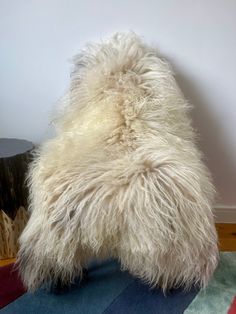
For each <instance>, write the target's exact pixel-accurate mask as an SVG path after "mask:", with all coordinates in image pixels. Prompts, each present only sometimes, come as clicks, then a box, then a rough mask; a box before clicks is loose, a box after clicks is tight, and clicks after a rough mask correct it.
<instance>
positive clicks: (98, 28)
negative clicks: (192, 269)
mask: <svg viewBox="0 0 236 314" xmlns="http://www.w3.org/2000/svg"><path fill="white" fill-rule="evenodd" d="M126 30H133V31H135V32H136V33H138V34H140V35H142V36H143V37H144V38H145V40H146V41H147V42H149V43H152V44H154V45H155V46H156V47H157V48H158V49H159V51H160V54H161V55H163V56H165V57H166V58H167V59H168V60H169V61H171V63H172V65H173V68H174V70H175V72H176V78H177V80H178V82H179V84H180V86H181V88H182V90H183V92H184V93H185V95H186V97H187V98H188V99H190V100H191V101H192V103H193V104H194V105H195V110H194V112H193V117H194V123H195V125H196V126H197V128H198V130H199V133H200V136H201V142H200V146H201V148H202V149H203V151H204V153H205V155H206V162H207V164H208V166H209V167H210V169H211V171H212V173H213V177H214V180H215V183H216V186H217V189H218V191H219V198H218V203H221V204H224V205H229V206H230V205H231V206H234V205H236V191H235V187H236V173H235V172H236V170H235V169H236V137H235V133H236V132H235V131H236V34H235V30H236V1H235V0H198V1H189V0H165V1H164V0H119V1H111V0H100V1H96V0H86V1H82V0H37V1H34V0H31V1H30V0H28V1H26V0H21V1H18V0H12V1H9V0H0V136H1V137H18V138H25V139H29V140H32V141H33V142H35V143H39V142H41V141H42V140H43V139H45V138H47V137H48V136H50V131H49V129H50V128H49V117H50V114H51V111H52V108H53V107H54V106H55V103H56V101H57V99H58V98H59V97H61V96H62V95H63V92H64V91H65V90H66V88H67V86H68V83H69V74H70V68H71V65H70V64H69V62H68V60H69V59H70V58H71V57H72V56H73V55H74V54H75V53H77V52H78V51H79V50H80V49H81V48H82V47H83V46H84V44H85V43H86V42H87V41H91V40H100V39H101V38H103V37H107V36H108V35H110V34H111V33H113V32H116V31H126Z"/></svg>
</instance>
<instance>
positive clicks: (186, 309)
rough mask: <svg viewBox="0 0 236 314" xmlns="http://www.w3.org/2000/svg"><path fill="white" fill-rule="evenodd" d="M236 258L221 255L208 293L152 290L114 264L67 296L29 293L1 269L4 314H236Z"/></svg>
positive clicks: (99, 267)
mask: <svg viewBox="0 0 236 314" xmlns="http://www.w3.org/2000/svg"><path fill="white" fill-rule="evenodd" d="M235 296H236V253H222V254H221V261H220V265H219V267H218V269H217V271H216V272H215V275H214V278H213V279H212V280H211V282H210V284H209V286H208V287H207V289H206V290H205V291H200V292H198V291H197V290H195V289H192V290H191V291H189V292H187V293H184V292H183V291H181V290H179V289H178V290H172V291H170V292H169V293H168V294H167V296H164V295H163V293H162V292H161V291H160V290H158V289H154V290H150V289H149V288H148V286H147V285H144V284H143V283H141V282H140V281H139V280H137V279H135V278H133V277H132V276H130V275H129V274H128V273H127V272H121V271H120V266H119V264H118V263H117V262H116V261H106V262H104V263H101V264H94V265H93V266H91V267H90V269H89V274H88V277H87V279H86V280H85V281H83V282H82V283H81V284H79V282H77V283H75V284H74V285H73V286H72V287H71V289H70V290H69V291H68V292H65V293H64V294H59V295H56V294H53V293H49V292H46V291H45V290H42V289H41V290H39V291H37V292H36V293H35V294H29V293H25V291H24V289H23V287H22V284H21V282H20V280H19V278H18V274H17V272H15V271H13V268H12V265H10V266H4V267H1V268H0V307H2V309H1V310H0V314H31V313H32V314H33V313H34V314H41V313H42V314H49V313H50V314H51V313H57V314H62V313H63V314H65V313H66V314H74V313H81V314H90V313H91V314H102V313H103V314H112V313H115V314H132V313H134V314H143V313H145V314H149V313H150V314H151V313H160V314H167V313H170V314H182V313H185V314H192V313H194V314H211V313H212V314H213V313H214V314H226V313H228V314H236V299H235V301H234V297H235Z"/></svg>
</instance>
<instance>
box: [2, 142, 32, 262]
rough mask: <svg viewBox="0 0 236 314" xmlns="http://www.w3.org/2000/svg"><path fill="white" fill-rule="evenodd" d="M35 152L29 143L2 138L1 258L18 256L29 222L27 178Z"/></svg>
mask: <svg viewBox="0 0 236 314" xmlns="http://www.w3.org/2000/svg"><path fill="white" fill-rule="evenodd" d="M32 149H33V144H32V143H31V142H29V141H25V140H19V139H12V138H0V259H8V258H13V257H15V256H16V254H17V251H18V239H19V236H20V234H21V232H22V230H23V229H24V227H25V225H26V223H27V220H28V212H27V199H28V191H27V186H26V183H25V177H26V173H27V169H28V164H29V161H30V159H31V151H32Z"/></svg>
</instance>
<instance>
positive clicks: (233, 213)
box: [214, 205, 236, 223]
mask: <svg viewBox="0 0 236 314" xmlns="http://www.w3.org/2000/svg"><path fill="white" fill-rule="evenodd" d="M214 215H215V222H216V223H236V206H224V205H222V206H221V205H217V206H215V207H214Z"/></svg>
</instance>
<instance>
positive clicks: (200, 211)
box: [18, 33, 218, 291]
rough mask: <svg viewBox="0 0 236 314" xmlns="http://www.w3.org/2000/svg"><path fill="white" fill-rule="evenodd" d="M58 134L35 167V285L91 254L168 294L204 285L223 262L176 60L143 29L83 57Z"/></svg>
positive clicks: (29, 270)
mask: <svg viewBox="0 0 236 314" xmlns="http://www.w3.org/2000/svg"><path fill="white" fill-rule="evenodd" d="M74 64H75V66H74V71H73V73H72V78H71V88H70V90H69V92H68V95H67V96H66V97H65V101H64V102H65V103H66V105H65V106H64V109H63V112H62V113H61V115H60V117H59V118H58V121H57V124H58V134H57V136H56V137H55V138H54V139H52V140H48V141H47V142H46V143H44V144H43V145H42V146H41V148H40V149H39V151H38V152H37V156H36V157H35V159H34V162H33V163H32V165H31V169H30V172H29V184H30V195H31V200H30V207H31V210H32V214H31V218H30V220H29V222H28V225H27V227H26V228H25V230H24V232H23V234H22V236H21V238H20V251H19V255H18V263H19V266H20V271H21V274H22V277H23V280H24V283H25V285H26V286H27V287H28V289H29V290H31V291H33V290H35V289H36V288H38V287H40V286H41V285H43V284H44V283H46V282H49V281H57V280H58V279H60V280H62V282H64V283H69V282H71V281H73V279H74V277H75V276H78V275H79V274H81V272H82V268H83V267H86V265H87V264H88V262H89V261H90V260H91V259H94V258H95V257H96V258H99V259H100V258H106V257H115V258H118V259H119V261H120V263H121V266H122V269H125V270H129V272H130V273H132V274H133V275H134V276H137V277H139V278H141V279H143V280H144V281H145V282H147V283H149V284H150V285H151V286H159V287H161V288H162V289H163V290H166V289H168V288H170V287H178V286H184V287H185V288H189V287H190V286H191V285H192V284H200V285H201V286H205V285H206V284H207V282H208V280H209V278H210V276H211V275H212V273H213V271H214V269H215V267H216V264H217V259H218V249H217V236H216V231H215V227H214V219H213V215H212V210H211V207H212V201H213V198H214V188H213V186H212V184H211V180H210V177H209V174H208V171H207V169H206V167H205V166H204V165H203V163H202V161H201V154H200V152H199V151H198V149H197V147H196V145H195V144H194V132H193V129H192V127H191V121H190V118H189V116H188V109H189V105H188V103H187V102H186V100H185V99H184V97H183V95H182V93H181V91H180V89H179V88H178V86H177V84H176V82H175V79H174V77H173V74H172V71H171V69H170V67H169V65H168V64H167V63H166V62H165V61H163V60H162V59H160V58H158V56H157V54H156V51H155V50H154V49H152V48H150V47H148V46H147V45H145V44H144V43H143V42H142V41H141V40H140V39H139V38H138V37H137V36H136V35H135V34H133V33H128V34H116V35H115V36H113V37H112V39H111V40H110V41H108V42H105V43H102V44H99V45H91V46H88V48H87V49H86V50H85V51H84V52H82V53H81V54H80V55H78V56H76V57H75V59H74Z"/></svg>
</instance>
